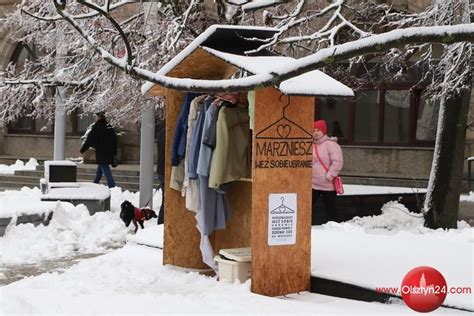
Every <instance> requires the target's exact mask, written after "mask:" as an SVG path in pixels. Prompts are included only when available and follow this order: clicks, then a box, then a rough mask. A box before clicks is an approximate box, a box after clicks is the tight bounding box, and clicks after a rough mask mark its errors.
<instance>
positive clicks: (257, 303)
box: [0, 245, 468, 315]
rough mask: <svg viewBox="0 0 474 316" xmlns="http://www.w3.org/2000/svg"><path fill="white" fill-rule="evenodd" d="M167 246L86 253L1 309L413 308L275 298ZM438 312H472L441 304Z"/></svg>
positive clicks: (12, 292) (9, 297)
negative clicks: (197, 267) (199, 267)
mask: <svg viewBox="0 0 474 316" xmlns="http://www.w3.org/2000/svg"><path fill="white" fill-rule="evenodd" d="M161 262H162V251H161V250H159V249H156V248H150V247H144V246H137V245H127V246H125V247H124V248H121V249H119V250H117V251H114V252H112V253H109V254H106V255H104V256H101V257H96V258H93V259H89V260H85V261H82V262H80V263H79V264H77V265H75V266H73V267H71V268H70V269H69V270H67V271H65V272H64V273H61V274H60V273H49V274H43V275H40V276H37V277H34V278H28V279H24V280H21V281H18V282H15V283H12V284H10V285H7V286H4V287H1V288H0V306H1V307H0V312H2V313H4V314H10V313H42V314H52V313H54V314H72V313H75V314H83V313H87V314H96V313H99V314H103V313H112V314H116V313H134V314H145V313H201V314H215V313H219V314H228V313H247V314H249V313H252V314H255V313H258V314H268V313H272V314H275V313H279V314H285V315H288V314H318V315H324V314H329V313H331V314H334V313H338V314H347V313H350V314H351V315H354V314H360V315H367V314H372V315H382V314H392V315H393V314H402V313H409V312H410V311H409V310H408V308H407V307H406V306H404V305H398V304H380V303H366V302H358V301H351V300H346V299H339V298H334V297H328V296H323V295H316V294H311V293H307V292H305V293H301V294H299V295H298V294H294V295H290V296H288V297H285V298H270V297H265V296H261V295H255V294H252V293H251V292H250V289H249V287H250V283H249V282H246V283H244V284H229V283H224V282H217V281H216V280H215V278H211V277H206V276H202V275H199V274H197V273H185V272H183V271H179V270H176V269H173V268H171V267H169V266H162V265H161ZM434 313H435V314H459V315H468V314H467V313H465V312H460V311H456V310H449V309H444V308H441V309H439V310H436V311H435V312H434Z"/></svg>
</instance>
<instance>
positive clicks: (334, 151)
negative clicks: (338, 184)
mask: <svg viewBox="0 0 474 316" xmlns="http://www.w3.org/2000/svg"><path fill="white" fill-rule="evenodd" d="M315 144H316V146H317V148H318V154H319V157H320V158H321V160H322V161H323V162H324V164H325V165H326V168H328V169H329V170H328V172H327V173H326V170H324V168H323V166H322V165H321V163H320V162H319V160H318V158H317V157H316V153H315V152H314V146H313V189H314V190H321V191H334V190H335V189H334V185H333V184H332V180H333V179H334V177H335V176H337V175H338V174H339V172H340V171H341V169H342V165H343V163H344V161H343V158H342V150H341V147H340V146H339V145H338V144H337V143H336V142H334V141H332V140H330V139H329V137H328V136H327V135H324V136H323V137H321V139H318V140H317V141H316V142H315Z"/></svg>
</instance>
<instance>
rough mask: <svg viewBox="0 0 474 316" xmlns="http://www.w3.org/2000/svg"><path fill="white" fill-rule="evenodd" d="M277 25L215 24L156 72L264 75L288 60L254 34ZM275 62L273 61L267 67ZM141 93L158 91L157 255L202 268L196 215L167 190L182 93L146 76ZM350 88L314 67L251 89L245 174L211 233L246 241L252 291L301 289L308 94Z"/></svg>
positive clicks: (306, 272)
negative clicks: (160, 209)
mask: <svg viewBox="0 0 474 316" xmlns="http://www.w3.org/2000/svg"><path fill="white" fill-rule="evenodd" d="M275 32H277V30H276V29H271V28H258V27H236V26H225V25H214V26H211V27H210V28H209V29H207V30H206V31H205V32H204V33H202V34H201V35H200V36H199V37H197V38H196V39H195V40H194V41H193V42H192V43H191V44H190V45H189V46H188V47H187V48H186V49H184V50H183V51H181V52H180V53H179V54H178V55H177V56H176V57H175V58H174V59H172V60H171V61H170V62H169V63H168V64H166V65H165V66H164V67H163V68H162V69H161V70H160V71H159V72H158V74H161V75H166V76H170V77H177V78H189V79H209V80H220V79H226V78H230V77H231V76H233V75H234V74H236V73H237V72H238V71H240V73H242V70H244V71H246V72H248V73H252V74H258V73H262V72H266V73H268V72H269V71H270V70H271V69H272V67H277V66H279V65H282V64H283V63H291V62H294V59H292V58H288V57H282V56H274V55H271V54H270V53H269V52H268V51H265V50H264V51H261V52H259V53H258V55H252V56H245V54H244V52H245V51H248V50H250V49H254V48H257V47H259V45H260V44H261V42H259V41H254V40H251V39H252V38H253V39H254V38H269V37H271V36H272V35H273V34H274V33H275ZM273 69H274V68H273ZM143 92H144V93H146V94H148V95H161V96H164V97H165V99H166V153H165V155H166V158H165V159H166V160H165V161H166V163H165V188H164V190H165V210H166V212H165V213H166V215H165V224H164V255H163V263H164V264H171V265H175V266H179V267H184V268H193V269H205V268H207V266H206V265H205V264H204V263H203V261H202V257H201V252H200V248H199V245H200V234H199V232H198V230H197V229H196V219H195V213H193V212H190V211H188V210H187V209H186V208H185V204H184V198H183V197H182V196H181V194H180V192H178V191H176V190H173V189H171V188H169V181H170V172H171V163H170V157H171V145H172V139H173V134H174V130H175V126H176V121H177V117H178V114H179V112H180V108H181V103H182V101H183V97H184V95H185V92H182V91H177V90H173V89H167V88H164V87H162V86H159V85H155V84H152V83H148V84H146V85H144V87H143ZM317 95H324V96H353V92H352V90H351V89H350V88H348V87H346V86H344V85H343V84H341V83H340V82H338V81H336V80H334V79H333V78H331V77H329V76H327V75H325V74H323V73H322V72H320V71H312V72H310V73H307V74H304V75H301V76H298V77H295V78H292V79H289V80H286V81H284V82H282V83H281V84H280V85H279V86H278V87H268V88H262V89H258V90H256V91H255V106H254V126H253V129H252V130H251V140H252V141H251V144H252V146H251V147H252V148H251V149H250V148H249V150H251V174H252V175H251V178H247V179H241V180H239V181H234V182H232V183H231V184H230V190H229V191H228V193H227V197H228V201H229V206H230V209H231V212H232V216H231V218H230V220H229V221H228V222H227V225H226V229H225V230H218V231H216V232H215V233H214V234H213V235H212V236H211V237H210V240H211V243H212V246H213V248H214V251H215V252H216V253H218V251H219V250H220V249H225V248H241V247H251V252H252V259H251V260H252V262H251V265H252V275H251V278H252V287H251V288H252V292H254V293H259V294H263V295H268V296H278V295H285V294H289V293H294V292H299V291H307V290H309V287H310V276H311V275H310V274H311V271H310V267H311V263H310V260H311V164H312V131H313V118H314V104H315V100H314V96H317Z"/></svg>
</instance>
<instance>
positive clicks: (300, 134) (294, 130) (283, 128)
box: [255, 93, 313, 140]
mask: <svg viewBox="0 0 474 316" xmlns="http://www.w3.org/2000/svg"><path fill="white" fill-rule="evenodd" d="M285 97H286V103H285V104H284V105H283V109H282V115H281V116H280V118H279V119H278V120H276V121H275V122H273V123H271V124H270V125H268V126H267V127H265V128H264V129H263V130H261V131H260V132H258V133H257V135H256V136H255V137H256V138H257V139H279V140H312V139H313V135H312V134H311V133H309V132H308V131H306V130H305V129H304V128H303V127H301V126H300V125H299V124H297V123H295V122H294V121H293V120H291V119H290V118H289V117H287V113H286V110H287V108H288V107H289V106H290V105H291V97H290V96H289V95H286V94H283V93H282V94H281V95H280V97H279V98H278V101H279V103H280V104H282V103H283V98H285Z"/></svg>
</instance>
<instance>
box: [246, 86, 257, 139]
mask: <svg viewBox="0 0 474 316" xmlns="http://www.w3.org/2000/svg"><path fill="white" fill-rule="evenodd" d="M247 102H248V103H249V118H250V120H249V126H250V129H252V130H253V119H254V113H255V90H252V91H249V92H248V93H247Z"/></svg>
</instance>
